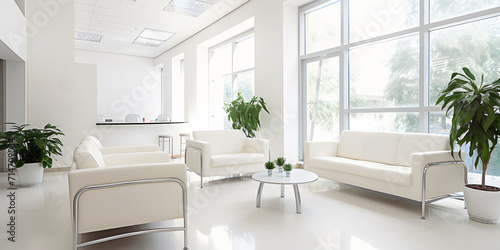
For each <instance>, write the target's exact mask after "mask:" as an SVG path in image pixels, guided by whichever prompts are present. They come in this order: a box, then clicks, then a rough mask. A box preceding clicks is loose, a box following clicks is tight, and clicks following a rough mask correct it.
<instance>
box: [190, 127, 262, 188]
mask: <svg viewBox="0 0 500 250" xmlns="http://www.w3.org/2000/svg"><path fill="white" fill-rule="evenodd" d="M268 159H269V142H268V141H267V140H265V139H255V138H246V137H245V134H244V133H243V132H242V131H241V130H203V131H193V140H189V139H188V140H186V150H185V163H186V166H187V167H188V169H189V170H191V171H193V172H195V173H196V174H198V175H199V176H200V179H201V187H202V188H203V177H206V176H226V175H233V174H246V173H255V172H258V171H261V170H263V169H264V163H265V162H266V161H267V160H268Z"/></svg>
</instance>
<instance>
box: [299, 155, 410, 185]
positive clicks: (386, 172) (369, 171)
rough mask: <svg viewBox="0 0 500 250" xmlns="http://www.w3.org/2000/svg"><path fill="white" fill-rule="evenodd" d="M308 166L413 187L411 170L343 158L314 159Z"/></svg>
mask: <svg viewBox="0 0 500 250" xmlns="http://www.w3.org/2000/svg"><path fill="white" fill-rule="evenodd" d="M308 166H311V167H316V168H321V169H327V170H332V171H338V172H344V173H349V174H353V175H358V176H362V177H366V178H372V179H377V180H381V181H384V182H389V183H395V184H400V185H407V186H409V185H411V168H409V167H405V166H394V165H388V164H383V163H377V162H369V161H361V160H353V159H348V158H342V157H313V158H311V159H310V160H309V162H308Z"/></svg>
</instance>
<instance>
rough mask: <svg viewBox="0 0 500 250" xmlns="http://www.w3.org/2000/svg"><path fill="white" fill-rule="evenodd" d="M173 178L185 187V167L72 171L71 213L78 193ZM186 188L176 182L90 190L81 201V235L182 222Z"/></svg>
mask: <svg viewBox="0 0 500 250" xmlns="http://www.w3.org/2000/svg"><path fill="white" fill-rule="evenodd" d="M167 178H172V179H175V180H178V181H180V182H182V183H184V185H185V183H186V168H185V165H184V164H183V163H175V162H171V163H156V164H142V165H131V166H119V167H105V168H92V169H81V170H75V171H70V172H69V174H68V185H69V195H70V197H69V198H70V204H71V210H73V201H74V197H75V195H76V194H77V192H78V191H79V190H81V189H82V188H85V187H89V186H96V185H107V184H115V185H116V183H123V182H132V181H143V180H154V179H156V180H158V179H167ZM182 190H183V188H182V185H181V184H180V183H176V182H159V183H147V182H146V183H144V182H142V183H137V184H132V185H120V186H110V187H106V188H100V189H87V191H85V192H83V193H82V194H81V196H80V198H79V200H78V232H79V233H86V232H92V231H98V230H104V229H109V228H117V227H123V226H130V225H137V224H142V223H150V222H154V221H162V220H168V219H177V218H182V216H183V211H182V204H183V191H182Z"/></svg>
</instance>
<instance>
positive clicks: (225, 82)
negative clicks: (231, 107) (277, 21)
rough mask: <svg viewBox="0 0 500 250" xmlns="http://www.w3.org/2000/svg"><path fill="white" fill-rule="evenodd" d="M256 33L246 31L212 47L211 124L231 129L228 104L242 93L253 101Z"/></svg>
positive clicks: (210, 53)
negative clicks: (227, 110)
mask: <svg viewBox="0 0 500 250" xmlns="http://www.w3.org/2000/svg"><path fill="white" fill-rule="evenodd" d="M254 47H255V46H254V35H253V33H252V32H246V33H244V34H241V35H239V36H237V37H234V38H232V39H230V40H228V41H226V42H224V43H221V44H219V45H216V46H214V47H212V48H211V49H210V50H209V93H208V95H209V97H208V100H209V112H210V117H209V127H210V128H212V129H224V128H226V129H228V128H231V124H230V122H229V121H228V120H227V115H226V113H225V112H224V109H223V107H224V104H225V103H230V102H231V101H232V100H234V99H235V98H236V97H237V93H238V92H241V94H242V96H243V98H244V99H245V100H247V101H249V100H250V99H251V98H252V97H253V96H254V64H255V57H254V51H255V49H254Z"/></svg>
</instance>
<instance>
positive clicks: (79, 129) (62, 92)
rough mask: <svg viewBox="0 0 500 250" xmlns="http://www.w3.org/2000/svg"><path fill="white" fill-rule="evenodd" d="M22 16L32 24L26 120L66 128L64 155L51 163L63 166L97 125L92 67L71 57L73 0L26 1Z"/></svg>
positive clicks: (72, 45)
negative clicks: (24, 14)
mask: <svg viewBox="0 0 500 250" xmlns="http://www.w3.org/2000/svg"><path fill="white" fill-rule="evenodd" d="M48 3H50V4H52V6H51V7H50V8H47V4H48ZM26 18H27V19H28V21H29V22H31V23H33V25H34V27H35V28H36V32H35V31H34V32H32V33H33V34H32V35H31V36H30V37H29V39H28V58H29V60H28V64H27V79H28V85H27V86H28V91H27V98H28V106H27V110H28V114H27V115H28V119H27V121H28V123H30V124H31V125H32V126H35V127H41V126H44V125H45V124H47V123H51V124H54V125H57V126H58V127H59V128H60V129H61V130H62V131H63V132H64V133H65V134H66V136H64V137H62V138H61V139H62V142H63V143H64V147H63V154H64V156H63V157H59V158H57V161H56V162H55V164H54V165H55V167H67V166H70V165H71V162H72V155H73V150H74V148H75V146H76V145H77V143H78V142H79V141H80V140H81V138H82V137H83V136H85V135H86V134H88V133H90V131H92V130H94V129H96V125H95V119H96V118H95V117H96V106H97V105H96V103H97V99H96V96H97V95H96V86H97V83H96V81H97V73H96V67H95V66H92V65H83V64H76V63H75V59H74V40H73V30H74V27H73V20H74V2H73V1H62V0H60V1H41V0H37V1H34V0H33V1H31V0H30V1H27V2H26Z"/></svg>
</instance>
